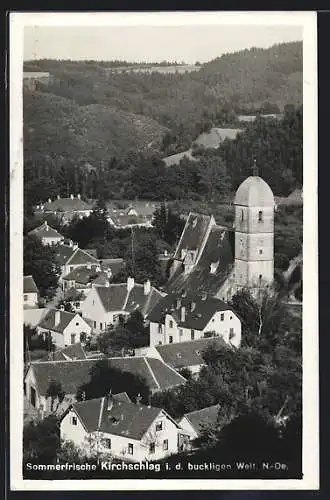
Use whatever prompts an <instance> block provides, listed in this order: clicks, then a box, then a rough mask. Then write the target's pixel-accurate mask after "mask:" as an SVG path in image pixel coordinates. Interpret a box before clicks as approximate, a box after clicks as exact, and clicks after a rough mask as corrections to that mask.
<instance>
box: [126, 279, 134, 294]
mask: <svg viewBox="0 0 330 500" xmlns="http://www.w3.org/2000/svg"><path fill="white" fill-rule="evenodd" d="M134 284H135V283H134V278H127V291H128V292H130V291H131V290H133V288H134Z"/></svg>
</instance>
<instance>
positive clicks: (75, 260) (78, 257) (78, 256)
mask: <svg viewBox="0 0 330 500" xmlns="http://www.w3.org/2000/svg"><path fill="white" fill-rule="evenodd" d="M98 263H99V261H98V260H97V259H96V258H95V257H93V255H89V254H88V253H87V252H85V250H82V249H81V248H77V249H76V251H75V253H74V254H72V257H71V259H70V260H69V261H68V264H70V265H73V266H83V265H86V264H98Z"/></svg>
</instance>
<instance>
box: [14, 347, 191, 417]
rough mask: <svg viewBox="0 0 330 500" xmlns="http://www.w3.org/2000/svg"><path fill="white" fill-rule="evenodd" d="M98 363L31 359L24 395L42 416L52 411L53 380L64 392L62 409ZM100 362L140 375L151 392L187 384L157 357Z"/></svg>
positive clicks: (83, 360) (97, 361)
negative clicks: (49, 392)
mask: <svg viewBox="0 0 330 500" xmlns="http://www.w3.org/2000/svg"><path fill="white" fill-rule="evenodd" d="M99 362H100V359H79V360H78V359H77V360H69V361H34V362H31V363H30V364H29V366H28V369H27V370H26V372H25V376H24V394H25V397H26V399H27V400H28V401H29V403H30V404H31V405H32V406H33V407H34V408H36V409H37V410H39V411H40V413H41V416H45V412H46V413H47V412H49V411H51V401H50V399H49V398H48V396H47V391H48V388H49V384H50V382H51V381H56V383H58V384H60V386H61V390H62V391H63V392H64V394H65V398H64V401H63V402H62V405H61V409H62V410H63V409H65V408H66V407H67V406H68V405H69V404H71V403H72V402H74V401H76V394H77V391H78V389H79V388H80V387H81V386H82V385H84V384H86V383H88V382H89V381H90V375H91V370H92V369H93V367H95V366H96V364H97V363H99ZM102 362H107V363H109V366H110V367H113V368H116V369H118V370H121V371H124V372H129V373H132V374H134V375H138V376H140V377H142V378H143V379H144V380H145V382H146V384H147V385H148V387H149V389H150V392H151V394H154V393H157V392H160V391H166V390H167V389H172V388H174V387H179V386H180V385H183V384H185V383H186V379H185V378H184V377H183V376H182V375H180V374H179V373H177V372H176V371H175V370H173V368H171V367H170V366H168V365H167V364H166V363H164V362H163V361H161V360H159V359H155V358H148V357H142V356H141V357H125V358H103V359H102ZM109 382H111V381H109ZM127 389H129V388H127ZM55 408H56V405H55Z"/></svg>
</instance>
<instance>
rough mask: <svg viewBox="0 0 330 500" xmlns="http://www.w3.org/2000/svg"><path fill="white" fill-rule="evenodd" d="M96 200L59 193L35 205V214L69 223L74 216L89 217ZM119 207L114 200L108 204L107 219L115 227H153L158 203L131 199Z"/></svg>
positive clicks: (78, 195)
mask: <svg viewBox="0 0 330 500" xmlns="http://www.w3.org/2000/svg"><path fill="white" fill-rule="evenodd" d="M95 205H96V200H88V201H86V200H83V199H82V198H81V195H80V194H77V195H76V196H75V195H73V194H71V195H70V196H69V197H61V196H60V195H58V196H57V197H56V199H54V200H52V199H51V198H49V199H48V200H47V201H46V202H42V203H39V204H38V205H36V206H35V214H36V215H39V216H42V215H53V216H56V217H57V218H58V219H59V220H60V221H61V223H62V224H68V223H69V222H70V221H71V220H72V219H73V218H79V219H82V218H83V217H89V216H90V214H91V213H92V211H93V209H94V208H95ZM123 205H124V208H120V207H118V205H116V204H115V203H113V202H109V203H107V204H106V210H107V220H108V222H109V223H110V224H111V225H112V226H113V227H114V228H115V229H125V228H130V227H139V226H140V227H151V225H152V219H153V215H154V212H155V210H156V209H157V208H158V207H159V204H158V203H155V202H149V201H145V202H144V201H130V200H128V201H127V202H125V203H121V204H120V206H121V207H122V206H123Z"/></svg>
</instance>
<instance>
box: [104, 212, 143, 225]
mask: <svg viewBox="0 0 330 500" xmlns="http://www.w3.org/2000/svg"><path fill="white" fill-rule="evenodd" d="M110 217H111V220H112V221H113V223H114V225H115V226H117V227H125V226H132V225H137V224H146V223H148V222H150V220H151V217H146V216H144V215H117V214H110Z"/></svg>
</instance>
